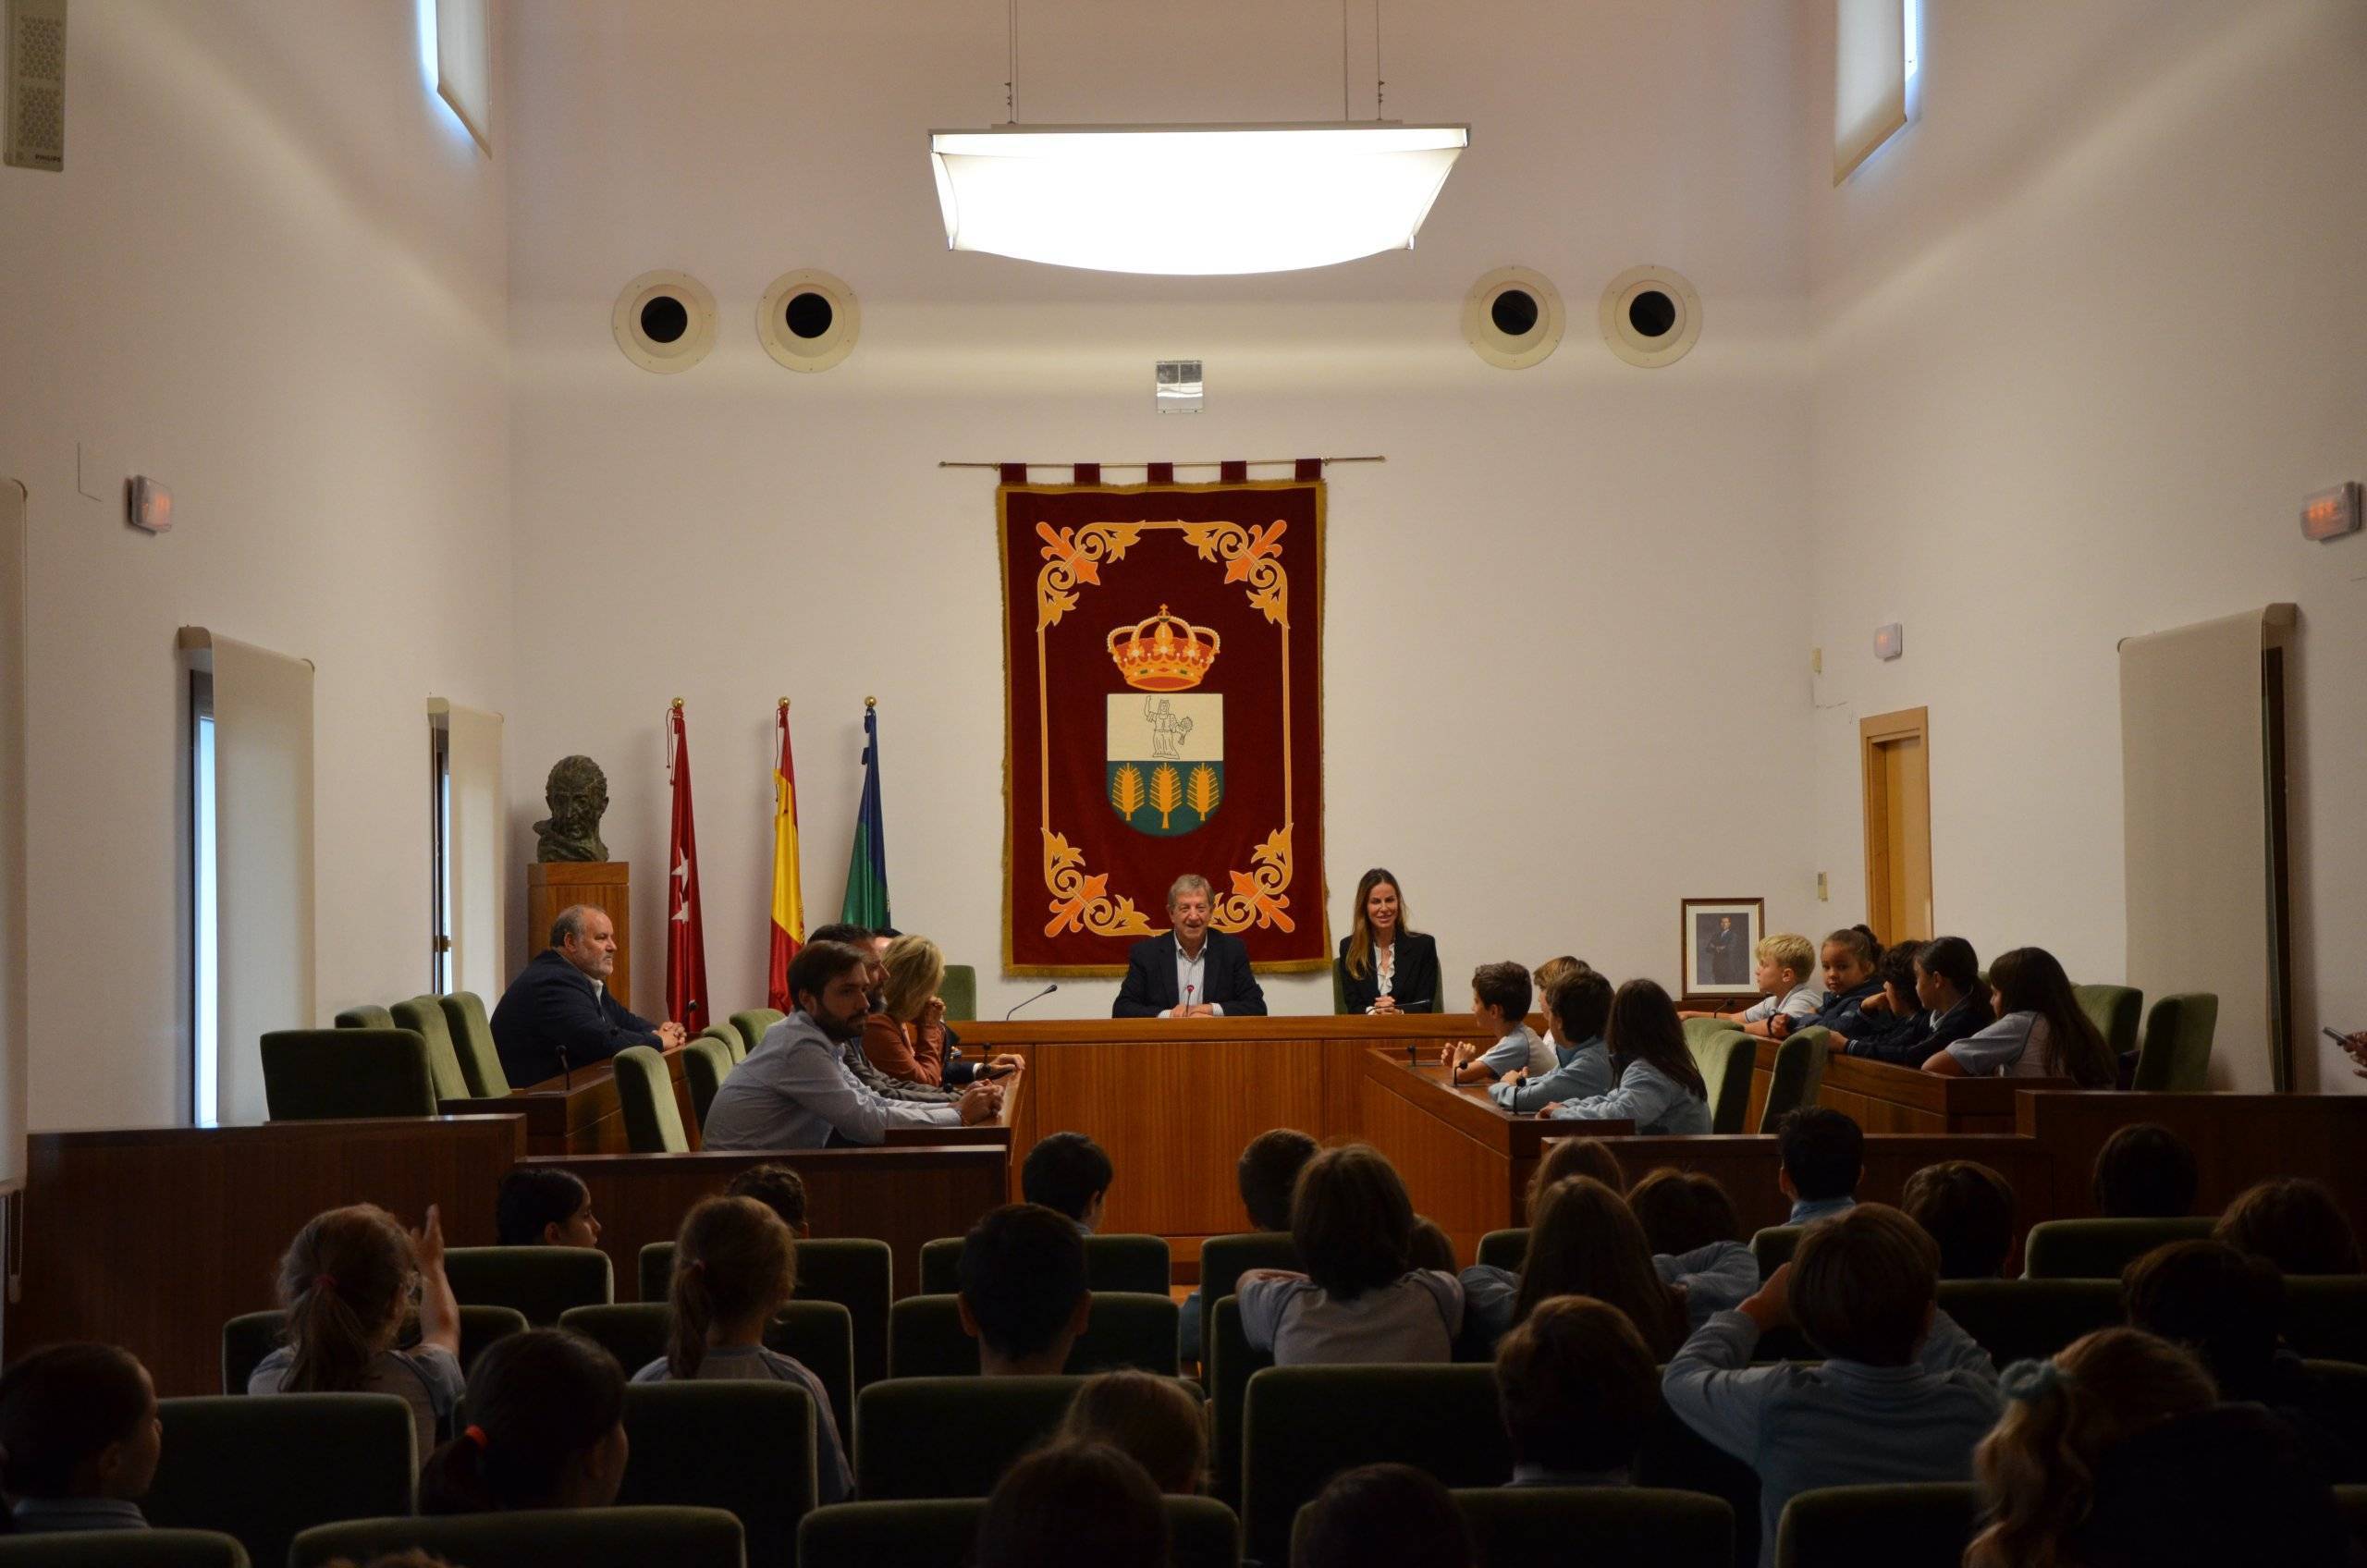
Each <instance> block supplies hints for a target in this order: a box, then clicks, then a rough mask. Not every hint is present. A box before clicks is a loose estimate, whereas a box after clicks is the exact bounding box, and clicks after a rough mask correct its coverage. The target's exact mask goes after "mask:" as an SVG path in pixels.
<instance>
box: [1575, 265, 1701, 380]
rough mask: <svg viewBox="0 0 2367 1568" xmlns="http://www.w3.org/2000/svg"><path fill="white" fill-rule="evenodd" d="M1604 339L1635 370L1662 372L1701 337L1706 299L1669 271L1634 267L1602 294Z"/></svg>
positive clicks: (1615, 278)
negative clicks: (1660, 370)
mask: <svg viewBox="0 0 2367 1568" xmlns="http://www.w3.org/2000/svg"><path fill="white" fill-rule="evenodd" d="M1599 320H1600V325H1601V327H1602V340H1603V341H1604V342H1606V343H1608V344H1610V345H1611V351H1612V352H1613V353H1614V354H1616V355H1618V356H1619V357H1620V358H1621V359H1623V360H1625V361H1627V362H1628V363H1629V364H1631V365H1637V366H1640V367H1642V368H1643V369H1645V370H1658V369H1660V368H1661V367H1662V365H1673V364H1674V363H1676V361H1679V360H1681V359H1683V358H1685V356H1686V354H1688V353H1690V352H1692V349H1693V345H1694V344H1695V343H1696V342H1697V341H1699V338H1700V337H1701V296H1700V295H1699V293H1698V292H1696V291H1695V289H1694V288H1693V285H1691V284H1690V283H1687V282H1686V281H1685V278H1684V276H1682V275H1680V274H1678V273H1675V272H1673V271H1671V270H1670V269H1669V268H1667V267H1655V266H1642V267H1629V268H1628V269H1627V270H1626V271H1625V272H1623V273H1621V274H1620V275H1619V276H1617V277H1614V278H1613V279H1612V280H1611V287H1610V288H1606V289H1604V290H1603V291H1602V309H1601V311H1600V315H1599Z"/></svg>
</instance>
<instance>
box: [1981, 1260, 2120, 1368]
mask: <svg viewBox="0 0 2367 1568" xmlns="http://www.w3.org/2000/svg"><path fill="white" fill-rule="evenodd" d="M1940 1310H1941V1311H1943V1312H1944V1313H1946V1314H1947V1315H1948V1316H1949V1317H1953V1318H1955V1319H1956V1326H1957V1327H1958V1328H1960V1329H1963V1330H1964V1331H1965V1332H1966V1333H1968V1334H1969V1335H1971V1336H1972V1337H1973V1340H1974V1341H1976V1342H1977V1343H1978V1344H1979V1345H1980V1346H1981V1349H1983V1350H1985V1351H1987V1352H1988V1353H1989V1357H1990V1359H1991V1360H1993V1361H1994V1362H1995V1363H1996V1364H1997V1365H1998V1366H2006V1365H2007V1364H2009V1363H2011V1362H2016V1361H2024V1360H2029V1359H2030V1358H2033V1357H2037V1356H2044V1355H2053V1354H2054V1353H2055V1352H2056V1351H2059V1350H2061V1349H2063V1348H2064V1347H2065V1346H2067V1345H2068V1344H2069V1343H2070V1342H2071V1341H2074V1340H2076V1339H2078V1338H2079V1336H2080V1335H2082V1334H2088V1333H2093V1332H2094V1331H2095V1330H2096V1329H2109V1328H2112V1327H2113V1326H2114V1325H2116V1324H2117V1323H2119V1322H2120V1321H2121V1320H2122V1317H2123V1312H2122V1307H2121V1300H2120V1281H2119V1280H1941V1281H1940Z"/></svg>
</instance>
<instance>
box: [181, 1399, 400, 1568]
mask: <svg viewBox="0 0 2367 1568" xmlns="http://www.w3.org/2000/svg"><path fill="white" fill-rule="evenodd" d="M157 1415H158V1416H159V1417H160V1418H161V1419H162V1421H163V1422H164V1432H165V1435H164V1446H163V1451H162V1456H161V1457H160V1458H159V1460H158V1462H157V1464H156V1478H155V1481H154V1483H153V1485H152V1486H151V1487H150V1488H149V1490H148V1495H147V1496H146V1497H145V1498H143V1499H142V1500H141V1505H140V1506H141V1512H142V1513H146V1514H147V1516H148V1522H149V1523H150V1524H152V1525H162V1526H165V1527H167V1528H173V1529H189V1530H219V1531H221V1532H222V1533H223V1534H224V1535H227V1536H234V1537H237V1538H238V1541H239V1545H241V1546H243V1547H244V1548H246V1551H247V1555H248V1556H249V1557H250V1558H251V1559H252V1560H253V1561H254V1562H275V1563H276V1562H287V1561H288V1543H289V1542H290V1541H292V1540H294V1539H295V1537H296V1536H297V1534H298V1532H300V1531H302V1530H305V1529H309V1528H311V1527H312V1526H313V1525H325V1524H327V1523H328V1522H330V1521H331V1520H335V1519H353V1518H361V1517H368V1516H371V1515H374V1514H381V1513H407V1512H409V1510H410V1509H411V1488H412V1484H413V1481H414V1479H415V1478H416V1477H417V1476H418V1474H419V1465H420V1462H421V1460H422V1459H423V1457H424V1456H423V1455H422V1454H420V1453H419V1452H417V1441H418V1439H417V1437H416V1434H415V1427H414V1425H413V1422H412V1419H411V1406H410V1405H409V1404H407V1403H404V1402H403V1401H402V1400H400V1399H398V1398H396V1397H395V1396H394V1395H393V1394H343V1393H339V1394H274V1395H272V1396H271V1397H269V1398H267V1399H250V1398H248V1397H246V1396H245V1395H244V1394H243V1393H241V1394H236V1395H230V1394H209V1395H205V1396H202V1397H200V1398H196V1399H167V1400H162V1401H159V1402H158V1403H157Z"/></svg>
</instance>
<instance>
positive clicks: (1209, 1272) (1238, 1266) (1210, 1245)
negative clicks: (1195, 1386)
mask: <svg viewBox="0 0 2367 1568" xmlns="http://www.w3.org/2000/svg"><path fill="white" fill-rule="evenodd" d="M1298 1267H1299V1261H1298V1243H1295V1242H1294V1241H1292V1240H1291V1233H1290V1232H1289V1231H1244V1232H1242V1233H1241V1234H1240V1235H1237V1236H1210V1237H1209V1238H1208V1240H1207V1241H1205V1242H1202V1243H1200V1345H1201V1354H1202V1355H1203V1356H1204V1357H1205V1356H1206V1355H1207V1354H1208V1349H1207V1347H1208V1344H1209V1343H1210V1342H1211V1341H1212V1338H1213V1336H1214V1334H1215V1332H1216V1317H1217V1303H1218V1302H1220V1301H1222V1300H1223V1299H1224V1298H1225V1297H1227V1296H1229V1295H1231V1294H1233V1287H1234V1286H1235V1285H1237V1284H1239V1283H1240V1282H1241V1277H1242V1276H1243V1275H1244V1274H1246V1273H1248V1272H1249V1271H1250V1270H1251V1269H1253V1268H1298Z"/></svg>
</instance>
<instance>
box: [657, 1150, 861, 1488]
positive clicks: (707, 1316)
mask: <svg viewBox="0 0 2367 1568" xmlns="http://www.w3.org/2000/svg"><path fill="white" fill-rule="evenodd" d="M796 1293H797V1243H796V1241H795V1240H794V1239H793V1238H792V1237H791V1235H790V1233H789V1227H788V1226H786V1225H784V1224H782V1223H781V1219H780V1216H779V1215H778V1214H775V1213H774V1212H773V1211H772V1210H771V1209H769V1208H767V1207H765V1206H764V1205H763V1204H761V1203H758V1202H757V1201H756V1200H755V1199H754V1198H733V1197H721V1198H708V1199H706V1200H705V1202H703V1203H701V1204H700V1205H699V1206H698V1207H695V1208H693V1209H692V1210H691V1212H690V1213H689V1214H688V1215H687V1216H685V1217H684V1219H683V1220H682V1229H681V1232H680V1233H679V1234H677V1235H676V1237H675V1238H674V1285H673V1290H672V1292H671V1294H670V1296H669V1298H668V1299H669V1302H670V1304H671V1305H672V1307H673V1323H672V1327H671V1329H670V1330H669V1332H668V1341H667V1347H666V1354H664V1355H662V1356H660V1357H659V1358H658V1359H656V1361H653V1362H651V1363H650V1364H649V1365H648V1366H644V1367H643V1368H642V1369H641V1370H640V1371H638V1372H636V1373H634V1374H633V1375H632V1380H633V1381H634V1382H636V1383H663V1382H667V1381H669V1380H676V1379H681V1378H708V1379H715V1378H771V1379H772V1380H774V1381H776V1382H781V1383H795V1384H797V1385H798V1386H799V1387H801V1388H803V1390H805V1391H806V1392H807V1393H808V1394H811V1395H812V1396H813V1399H814V1430H815V1433H816V1437H817V1438H818V1439H820V1441H821V1445H822V1448H821V1452H820V1453H819V1454H818V1455H816V1463H815V1466H814V1472H815V1478H816V1483H817V1487H818V1489H819V1491H820V1494H821V1501H823V1502H824V1503H833V1502H844V1501H846V1499H847V1496H848V1494H849V1493H851V1492H852V1491H853V1489H854V1476H853V1474H852V1472H851V1471H850V1470H849V1469H848V1468H847V1456H846V1450H845V1449H844V1447H843V1446H842V1445H841V1444H840V1441H839V1423H838V1418H837V1416H836V1415H835V1414H834V1413H833V1412H832V1411H831V1409H830V1396H829V1393H828V1390H825V1389H824V1388H823V1387H822V1380H821V1379H820V1378H816V1376H814V1374H813V1372H812V1371H811V1370H809V1369H808V1368H807V1367H806V1366H805V1364H804V1363H803V1362H802V1361H800V1360H798V1359H797V1358H796V1357H795V1356H793V1355H788V1354H783V1353H781V1352H779V1351H777V1350H774V1349H773V1348H771V1347H770V1346H769V1345H767V1344H766V1343H765V1326H766V1325H767V1324H768V1323H770V1322H771V1321H772V1320H773V1318H774V1317H777V1316H778V1315H779V1312H780V1309H781V1308H782V1307H785V1306H787V1305H789V1304H790V1300H791V1297H792V1296H794V1295H795V1294H796Z"/></svg>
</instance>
